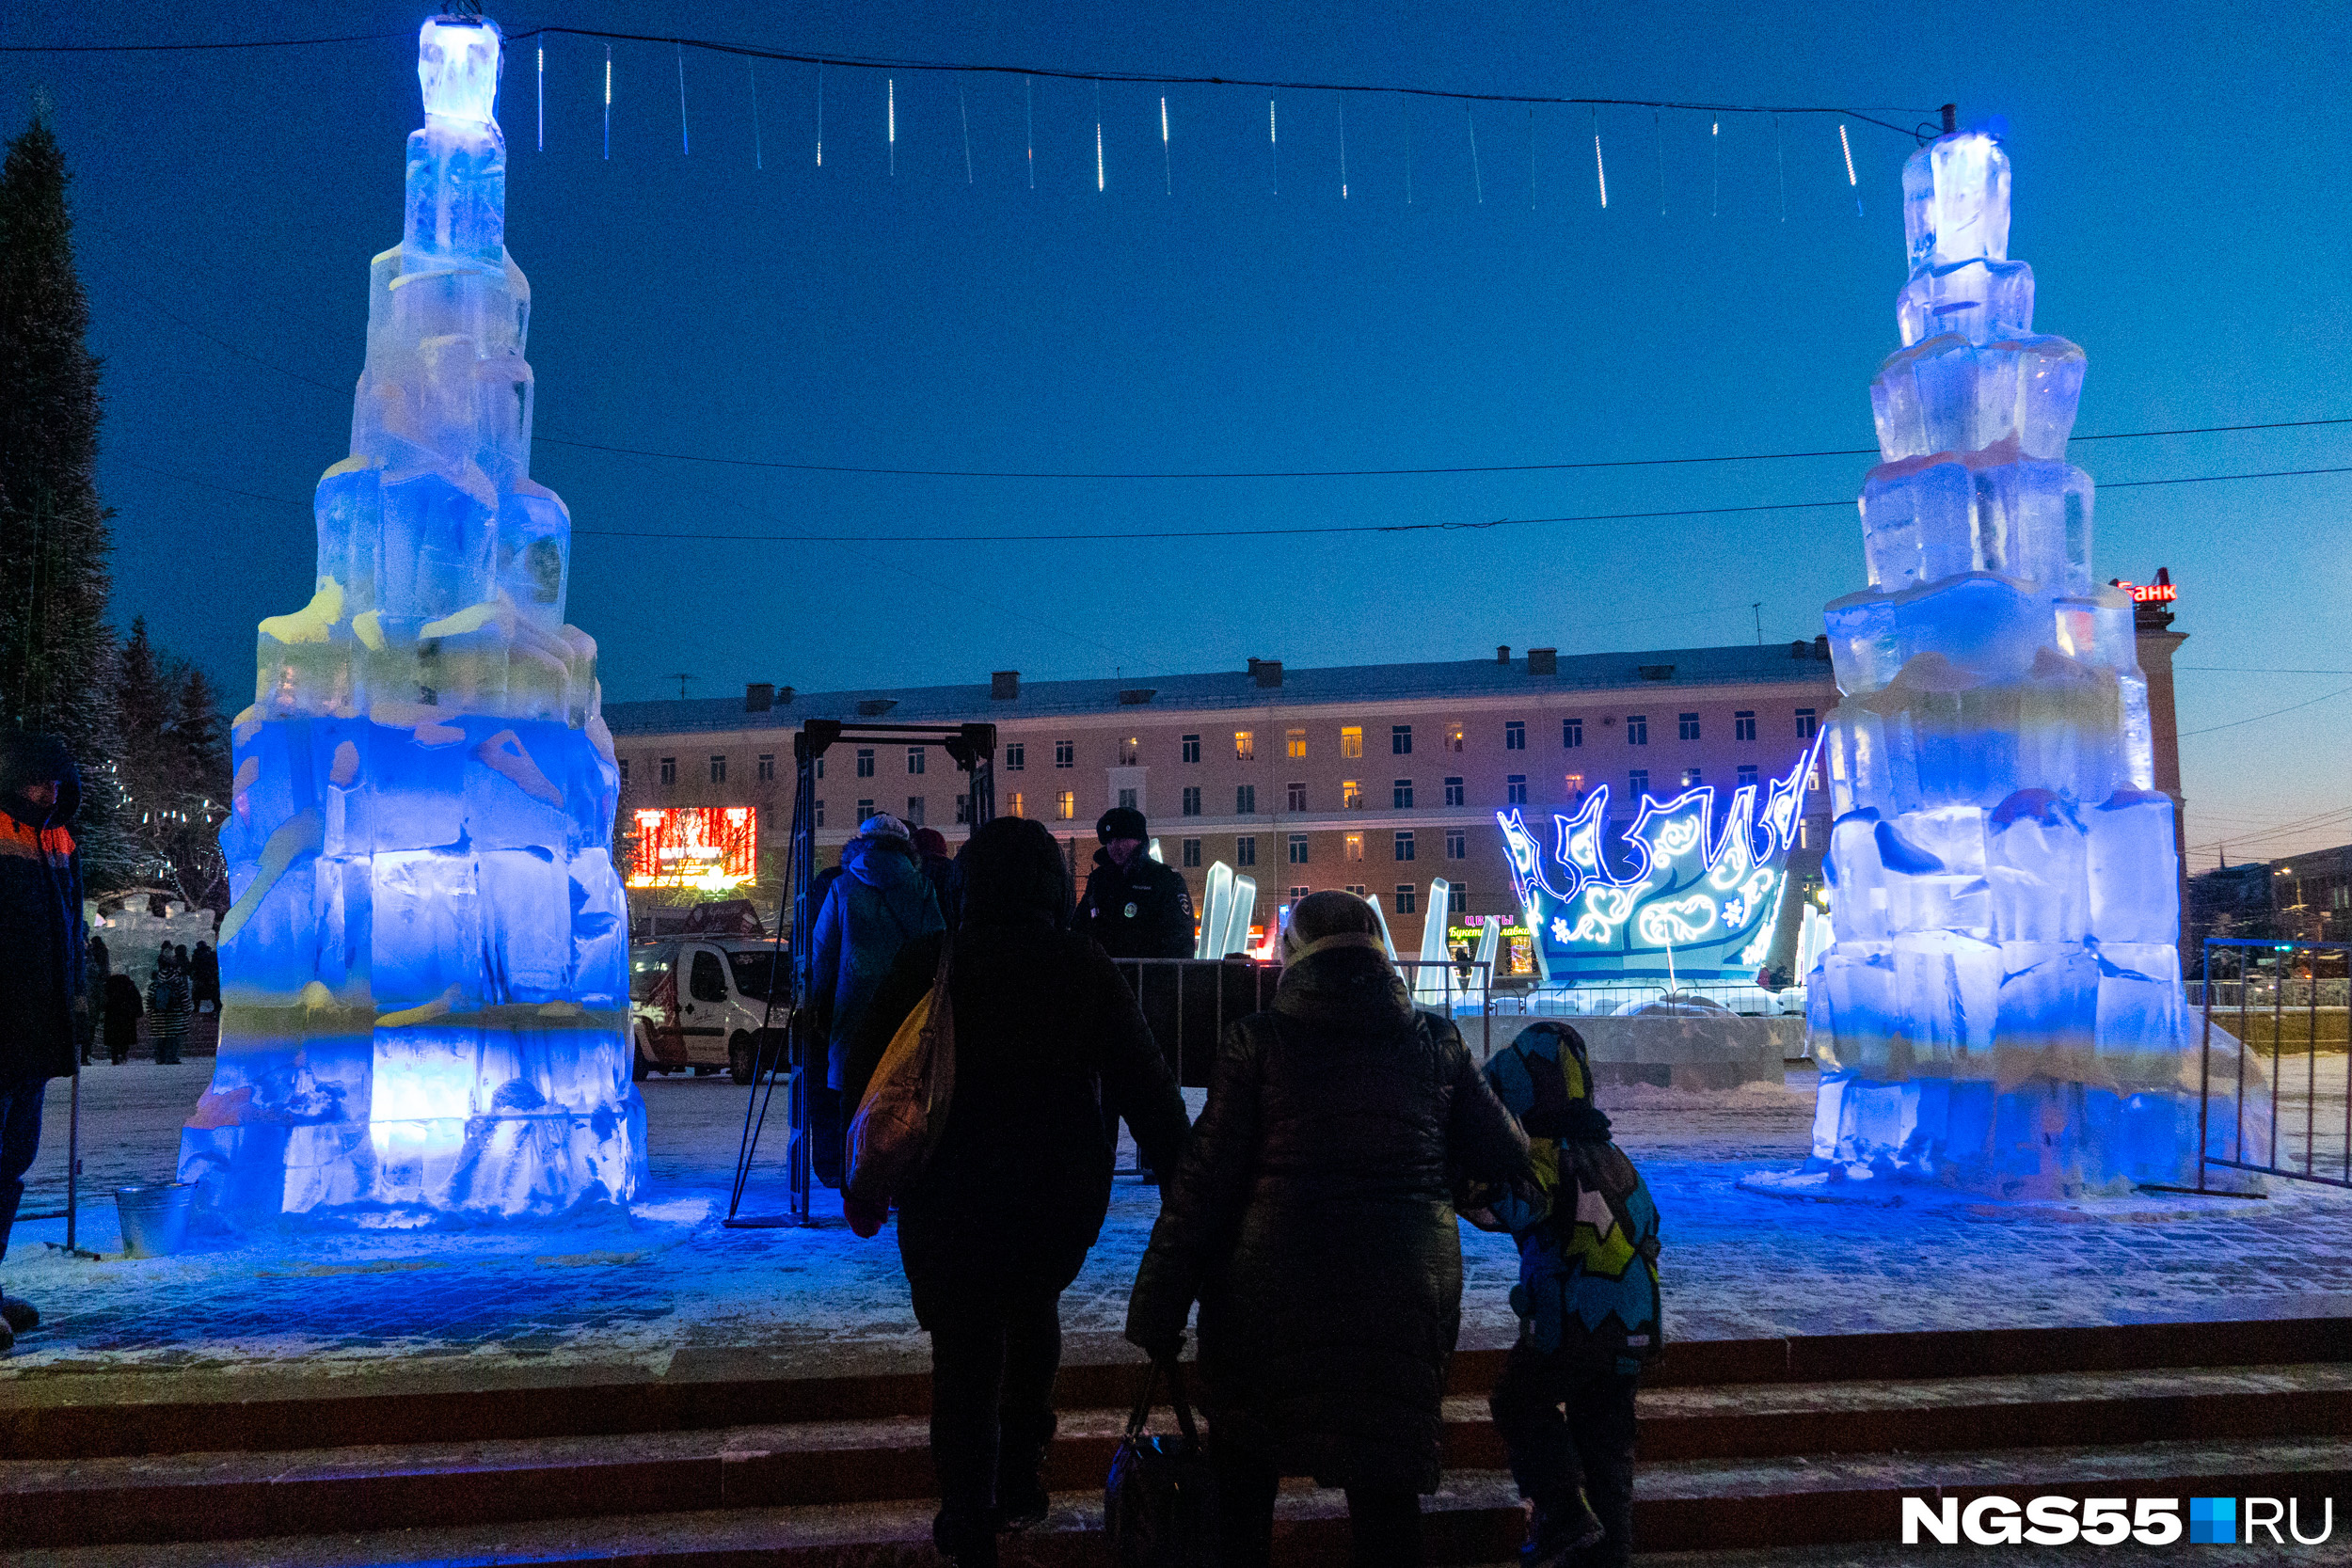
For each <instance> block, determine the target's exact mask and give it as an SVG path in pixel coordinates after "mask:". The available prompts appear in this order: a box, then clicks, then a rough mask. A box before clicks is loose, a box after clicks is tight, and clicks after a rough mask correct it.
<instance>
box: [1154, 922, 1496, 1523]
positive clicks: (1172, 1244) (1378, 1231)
mask: <svg viewBox="0 0 2352 1568" xmlns="http://www.w3.org/2000/svg"><path fill="white" fill-rule="evenodd" d="M1526 1169H1527V1140H1526V1138H1525V1137H1524V1136H1523V1135H1522V1134H1521V1133H1520V1132H1519V1130H1518V1124H1517V1123H1515V1122H1514V1121H1512V1119H1511V1117H1510V1114H1509V1113H1508V1112H1507V1111H1505V1110H1504V1109H1503V1108H1502V1104H1501V1103H1500V1102H1499V1101H1497V1100H1496V1099H1495V1097H1494V1093H1493V1091H1492V1090H1490V1089H1489V1088H1488V1087H1487V1086H1486V1080H1485V1079H1484V1078H1482V1077H1480V1076H1479V1072H1478V1065H1477V1063H1476V1062H1475V1061H1473V1060H1472V1059H1471V1057H1470V1051H1469V1048H1468V1047H1466V1046H1465V1045H1464V1044H1463V1043H1462V1038H1461V1036H1460V1035H1459V1034H1458V1033H1457V1032H1456V1031H1455V1029H1454V1025H1453V1023H1452V1022H1448V1021H1447V1020H1445V1019H1443V1018H1440V1017H1438V1016H1437V1015H1435V1014H1430V1013H1417V1012H1415V1011H1414V1010H1413V1007H1412V1005H1411V1002H1410V1000H1409V999H1408V998H1407V996H1406V990H1405V985H1404V982H1403V981H1402V980H1400V979H1399V978H1398V977H1397V974H1396V971H1395V969H1394V968H1392V967H1391V965H1390V964H1389V963H1388V961H1387V960H1386V958H1384V957H1383V955H1382V954H1381V953H1380V952H1379V951H1378V949H1377V948H1376V947H1373V946H1343V947H1338V948H1334V949H1330V950H1327V951H1320V952H1310V953H1308V954H1307V955H1306V956H1304V957H1303V958H1300V959H1299V960H1298V961H1296V962H1295V963H1293V964H1291V965H1290V966H1289V967H1287V968H1286V969H1285V970H1284V971H1283V974H1282V979H1281V984H1280V985H1279V988H1278V989H1277V990H1276V991H1275V998H1274V1006H1273V1009H1272V1010H1271V1011H1270V1012H1263V1013H1259V1014H1256V1015H1254V1016H1252V1017H1250V1018H1247V1019H1244V1020H1242V1021H1241V1022H1239V1023H1236V1024H1235V1025H1233V1026H1232V1028H1231V1029H1230V1030H1228V1031H1227V1032H1226V1035H1225V1039H1224V1042H1223V1046H1222V1048H1221V1050H1220V1052H1219V1053H1218V1057H1217V1063H1216V1074H1215V1076H1214V1078H1213V1079H1212V1080H1211V1082H1210V1085H1209V1102H1208V1108H1207V1109H1206V1110H1205V1111H1204V1112H1203V1113H1202V1115H1201V1117H1200V1122H1199V1124H1198V1125H1197V1126H1196V1127H1195V1128H1194V1130H1193V1144H1192V1148H1191V1150H1190V1151H1189V1152H1188V1153H1187V1154H1186V1155H1185V1157H1184V1162H1183V1163H1182V1164H1180V1165H1179V1166H1178V1167H1177V1170H1176V1174H1175V1176H1174V1178H1173V1180H1171V1182H1170V1183H1169V1186H1168V1194H1167V1196H1166V1199H1165V1205H1164V1207H1163V1208H1162V1210H1161V1212H1160V1219H1159V1223H1158V1224H1157V1225H1156V1226H1154V1227H1152V1243H1151V1247H1150V1250H1149V1251H1148V1252H1147V1253H1146V1255H1145V1257H1144V1259H1143V1264H1142V1267H1141V1269H1140V1270H1139V1271H1138V1273H1137V1275H1136V1287H1135V1293H1134V1297H1133V1299H1132V1301H1131V1302H1130V1304H1129V1307H1128V1316H1127V1338H1129V1339H1131V1340H1133V1341H1135V1342H1136V1344H1139V1345H1142V1346H1145V1347H1146V1348H1152V1347H1154V1346H1165V1345H1167V1344H1168V1343H1170V1342H1171V1341H1173V1339H1174V1338H1176V1336H1177V1335H1178V1334H1180V1333H1181V1332H1182V1330H1183V1328H1184V1314H1185V1310H1186V1308H1187V1307H1190V1305H1191V1304H1192V1302H1193V1300H1194V1299H1195V1297H1196V1296H1197V1297H1198V1298H1199V1300H1200V1370H1201V1374H1202V1378H1203V1381H1204V1383H1205V1384H1206V1388H1205V1395H1206V1398H1205V1401H1204V1402H1205V1403H1206V1404H1207V1406H1208V1409H1209V1412H1210V1418H1211V1420H1212V1422H1213V1423H1214V1425H1215V1427H1216V1434H1217V1437H1218V1440H1219V1441H1223V1442H1232V1443H1236V1444H1238V1445H1239V1446H1240V1447H1241V1448H1242V1449H1244V1450H1245V1451H1248V1452H1249V1453H1251V1454H1253V1455H1255V1456H1257V1457H1258V1458H1259V1459H1260V1460H1262V1461H1263V1462H1264V1463H1266V1464H1269V1465H1273V1466H1275V1467H1276V1468H1277V1469H1279V1471H1280V1472H1281V1473H1283V1474H1285V1475H1311V1476H1313V1477H1315V1478H1316V1479H1317V1480H1318V1481H1321V1482H1322V1483H1324V1484H1326V1485H1329V1486H1358V1485H1370V1486H1382V1485H1406V1486H1412V1487H1415V1488H1417V1489H1419V1490H1421V1491H1422V1492H1428V1491H1432V1490H1434V1489H1435V1488H1436V1486H1437V1484H1438V1436H1439V1433H1440V1430H1441V1420H1440V1417H1439V1401H1440V1399H1441V1397H1442V1395H1443V1393H1444V1389H1445V1379H1446V1367H1447V1363H1448V1359H1449V1358H1450V1356H1451V1355H1452V1354H1453V1351H1454V1338H1455V1335H1456V1333H1457V1332H1458V1330H1459V1328H1460V1326H1461V1304H1462V1245H1461V1239H1460V1236H1459V1234H1458V1232H1457V1230H1456V1228H1455V1221H1454V1204H1453V1200H1452V1196H1451V1195H1452V1190H1453V1188H1452V1181H1453V1180H1454V1174H1455V1173H1456V1172H1466V1173H1468V1174H1469V1175H1470V1176H1471V1177H1474V1178H1476V1179H1479V1180H1493V1181H1507V1180H1512V1179H1514V1178H1517V1177H1523V1175H1524V1173H1525V1171H1526Z"/></svg>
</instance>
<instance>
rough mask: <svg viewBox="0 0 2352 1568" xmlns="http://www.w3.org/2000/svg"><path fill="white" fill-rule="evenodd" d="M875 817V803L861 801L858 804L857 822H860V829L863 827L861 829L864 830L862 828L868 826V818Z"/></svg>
mask: <svg viewBox="0 0 2352 1568" xmlns="http://www.w3.org/2000/svg"><path fill="white" fill-rule="evenodd" d="M873 815H874V802H873V801H871V800H860V801H859V802H858V803H857V822H858V826H859V827H861V828H862V827H864V826H866V819H867V818H869V817H871V816H873Z"/></svg>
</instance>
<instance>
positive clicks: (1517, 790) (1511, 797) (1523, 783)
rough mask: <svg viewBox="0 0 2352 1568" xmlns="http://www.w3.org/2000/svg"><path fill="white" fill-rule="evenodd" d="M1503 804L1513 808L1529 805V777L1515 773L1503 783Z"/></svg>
mask: <svg viewBox="0 0 2352 1568" xmlns="http://www.w3.org/2000/svg"><path fill="white" fill-rule="evenodd" d="M1502 789H1503V803H1504V804H1505V805H1512V806H1523V805H1525V804H1527V775H1526V774H1524V773H1513V774H1511V775H1510V776H1509V777H1508V778H1506V779H1504V780H1503V781H1502Z"/></svg>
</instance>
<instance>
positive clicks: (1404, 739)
mask: <svg viewBox="0 0 2352 1568" xmlns="http://www.w3.org/2000/svg"><path fill="white" fill-rule="evenodd" d="M1389 753H1390V755H1391V756H1400V757H1408V756H1411V755H1412V754H1413V726H1412V725H1410V724H1391V725H1390V726H1389Z"/></svg>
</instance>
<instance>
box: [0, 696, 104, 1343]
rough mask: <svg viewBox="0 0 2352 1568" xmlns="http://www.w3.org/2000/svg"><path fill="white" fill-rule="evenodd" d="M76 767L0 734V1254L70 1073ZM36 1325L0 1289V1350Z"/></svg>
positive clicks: (82, 955) (68, 756) (55, 748)
mask: <svg viewBox="0 0 2352 1568" xmlns="http://www.w3.org/2000/svg"><path fill="white" fill-rule="evenodd" d="M81 808H82V776H81V773H80V771H79V770H78V769H77V768H75V767H74V766H73V756H72V752H68V751H67V750H66V745H65V742H64V741H62V740H59V739H58V738H57V737H56V736H47V735H26V734H24V733H22V732H18V733H13V734H8V735H4V736H0V955H5V961H0V1259H5V1258H6V1257H7V1256H8V1231H9V1229H10V1227H13V1226H14V1224H15V1222H16V1211H17V1207H18V1205H19V1204H21V1203H22V1202H23V1201H24V1173H25V1172H26V1171H28V1170H30V1169H32V1167H33V1158H34V1156H35V1155H37V1154H38V1153H40V1108H41V1100H42V1098H43V1097H44V1095H45V1094H46V1093H47V1091H48V1087H49V1080H50V1079H52V1078H70V1077H72V1075H73V1073H74V1070H75V1062H76V1057H77V1055H78V1053H77V1052H76V1050H75V1047H74V1034H73V1028H74V1020H73V1012H74V1006H75V1003H76V1002H77V1000H79V999H80V998H81V997H82V995H83V966H84V965H85V964H86V963H87V961H88V941H89V936H88V932H87V929H86V927H85V926H84V923H83V920H82V858H81V854H80V851H78V850H77V849H75V847H74V846H73V834H72V822H73V818H74V816H75V814H76V813H78V812H79V811H80V810H81ZM39 1326H40V1312H38V1311H36V1310H35V1309H34V1308H33V1307H32V1306H31V1305H30V1304H29V1303H26V1302H23V1301H18V1300H16V1299H14V1298H12V1297H8V1296H5V1295H0V1351H5V1350H8V1349H9V1348H11V1347H12V1346H14V1345H15V1343H16V1337H17V1336H18V1335H19V1334H25V1333H29V1332H31V1331H32V1330H33V1329H35V1328H37V1327H39Z"/></svg>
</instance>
